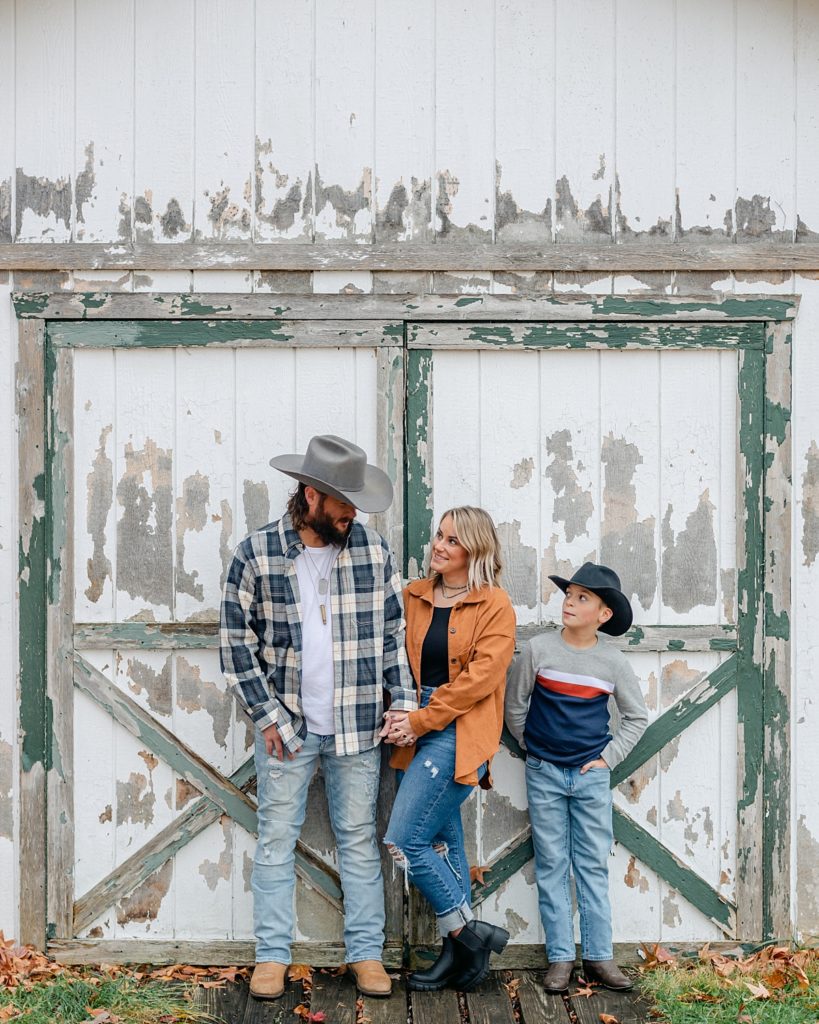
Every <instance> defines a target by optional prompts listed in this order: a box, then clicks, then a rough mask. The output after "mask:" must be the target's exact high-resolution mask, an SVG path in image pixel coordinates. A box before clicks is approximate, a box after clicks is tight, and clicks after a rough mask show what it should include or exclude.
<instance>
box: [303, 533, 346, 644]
mask: <svg viewBox="0 0 819 1024" xmlns="http://www.w3.org/2000/svg"><path fill="white" fill-rule="evenodd" d="M329 547H330V556H329V558H327V559H326V560H325V562H324V565H323V566H321V567H319V565H317V564H316V561H315V559H314V558H313V556H312V554H311V553H310V548H309V547H308V546H307V545H306V544H305V545H304V549H303V550H304V554H305V557H306V558H307V573H308V575H309V577H310V582H311V583H312V584H313V590H314V591H315V594H316V597H317V598H318V602H319V612H320V613H321V624H322V625H323V626H326V625H327V606H326V604H325V603H324V600H323V598H324V597H326V595H327V593H328V592H329V590H330V573H331V572H332V571H333V566H334V565H335V562H336V558H337V557H338V549H337V548H335V547H333V546H332V545H329Z"/></svg>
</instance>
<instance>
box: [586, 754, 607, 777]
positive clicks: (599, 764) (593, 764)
mask: <svg viewBox="0 0 819 1024" xmlns="http://www.w3.org/2000/svg"><path fill="white" fill-rule="evenodd" d="M589 768H608V765H607V764H606V762H605V761H604V760H603V758H602V757H598V758H595V760H594V761H587V762H586V764H584V765H583V767H582V768H581V769H580V774H581V775H585V774H586V772H587V771H588V770H589Z"/></svg>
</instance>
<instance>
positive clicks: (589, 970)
mask: <svg viewBox="0 0 819 1024" xmlns="http://www.w3.org/2000/svg"><path fill="white" fill-rule="evenodd" d="M583 977H584V978H585V979H586V981H589V982H592V981H594V982H596V983H597V984H598V985H602V986H603V987H604V988H610V989H612V991H614V992H628V990H629V989H631V988H634V982H633V981H632V980H631V979H630V978H627V977H626V976H625V974H623V972H622V971H621V970H620V968H619V967H618V966H617V964H616V963H615V962H614V961H613V960H584V961H583Z"/></svg>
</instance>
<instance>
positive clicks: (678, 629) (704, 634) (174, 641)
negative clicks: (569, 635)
mask: <svg viewBox="0 0 819 1024" xmlns="http://www.w3.org/2000/svg"><path fill="white" fill-rule="evenodd" d="M557 628H558V626H557V624H555V623H552V622H547V623H543V624H537V625H526V626H519V627H518V629H517V642H518V644H521V643H523V642H524V641H525V640H529V639H531V637H533V636H536V635H537V634H538V633H542V632H543V631H544V630H547V629H557ZM606 642H607V643H611V644H613V645H614V646H615V647H619V648H620V650H624V651H636V650H639V651H661V652H662V651H735V650H736V646H737V640H736V627H735V626H719V625H713V626H634V627H632V629H630V630H629V631H628V633H626V634H625V636H621V637H611V638H610V639H609V640H607V641H606ZM74 647H75V648H76V650H80V651H81V650H86V651H90V650H95V651H98V650H118V651H140V650H156V651H174V650H180V651H181V650H190V649H199V650H201V649H210V650H215V649H217V648H218V647H219V623H218V622H217V621H216V620H215V619H214V620H213V621H212V622H195V623H185V622H164V623H163V622H98V623H91V622H84V623H78V624H77V625H76V626H75V627H74Z"/></svg>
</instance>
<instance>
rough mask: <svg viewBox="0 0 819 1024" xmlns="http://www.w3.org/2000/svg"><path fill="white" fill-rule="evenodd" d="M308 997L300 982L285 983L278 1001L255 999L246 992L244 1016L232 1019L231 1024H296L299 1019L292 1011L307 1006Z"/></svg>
mask: <svg viewBox="0 0 819 1024" xmlns="http://www.w3.org/2000/svg"><path fill="white" fill-rule="evenodd" d="M309 1002H310V997H309V995H307V994H306V993H305V991H304V986H303V985H302V983H301V982H300V981H287V982H286V984H285V989H284V995H282V996H281V997H280V998H279V999H255V998H254V997H253V996H252V995H250V992H249V991H248V996H247V1002H246V1003H245V1012H244V1016H239V1017H236V1018H234V1021H232V1022H231V1024H240V1022H241V1024H285V1022H287V1024H289V1022H291V1021H292V1022H293V1024H297V1022H298V1020H299V1018H298V1017H296V1016H295V1015H294V1013H293V1010H294V1009H295V1008H296V1007H297V1006H299V1005H305V1006H306V1005H307V1004H308V1003H309Z"/></svg>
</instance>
